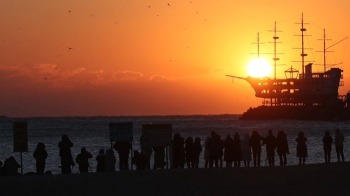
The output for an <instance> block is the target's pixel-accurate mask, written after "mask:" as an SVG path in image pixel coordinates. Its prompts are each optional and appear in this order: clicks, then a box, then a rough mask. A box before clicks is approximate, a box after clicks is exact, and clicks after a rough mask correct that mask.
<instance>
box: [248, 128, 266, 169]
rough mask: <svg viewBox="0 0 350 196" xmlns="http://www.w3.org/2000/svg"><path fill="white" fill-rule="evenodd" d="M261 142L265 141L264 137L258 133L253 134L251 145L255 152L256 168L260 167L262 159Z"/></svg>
mask: <svg viewBox="0 0 350 196" xmlns="http://www.w3.org/2000/svg"><path fill="white" fill-rule="evenodd" d="M261 140H264V138H263V137H261V136H260V134H259V133H258V132H257V131H253V132H252V136H251V137H250V140H249V145H250V146H251V147H252V151H253V161H254V167H256V166H258V167H260V159H261Z"/></svg>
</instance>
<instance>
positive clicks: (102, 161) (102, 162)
mask: <svg viewBox="0 0 350 196" xmlns="http://www.w3.org/2000/svg"><path fill="white" fill-rule="evenodd" d="M96 161H97V166H96V172H105V171H106V155H105V150H104V149H100V151H99V152H98V155H97V156H96Z"/></svg>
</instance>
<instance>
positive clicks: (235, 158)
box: [233, 133, 242, 167]
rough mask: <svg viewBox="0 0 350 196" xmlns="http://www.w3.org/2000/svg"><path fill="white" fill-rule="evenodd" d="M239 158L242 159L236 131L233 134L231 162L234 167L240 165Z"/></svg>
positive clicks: (239, 141) (239, 140)
mask: <svg viewBox="0 0 350 196" xmlns="http://www.w3.org/2000/svg"><path fill="white" fill-rule="evenodd" d="M241 159H242V148H241V139H240V137H239V133H236V134H235V136H233V162H234V167H240V166H241Z"/></svg>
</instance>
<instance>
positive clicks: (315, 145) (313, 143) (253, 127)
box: [0, 115, 350, 174]
mask: <svg viewBox="0 0 350 196" xmlns="http://www.w3.org/2000/svg"><path fill="white" fill-rule="evenodd" d="M239 116H240V115H189V116H130V117H129V116H118V117H112V116H97V117H36V118H1V119H0V160H1V161H2V162H4V161H5V159H7V158H8V157H10V156H14V157H15V159H16V160H17V161H18V162H19V163H20V160H21V159H20V157H21V155H20V154H21V153H19V152H14V147H13V143H14V142H13V123H14V122H27V124H28V137H29V138H28V152H23V153H22V169H23V173H27V172H35V170H36V169H35V159H34V158H33V152H34V150H35V148H36V145H37V143H38V142H43V143H44V144H45V146H46V151H47V152H48V158H47V160H46V168H45V171H51V172H52V173H53V174H60V173H61V170H60V168H59V166H60V158H59V148H58V146H57V145H58V142H59V141H60V140H61V137H62V135H63V134H67V135H68V137H69V138H70V140H71V141H72V142H73V143H74V147H73V148H72V149H71V150H72V154H73V159H75V157H76V156H77V155H78V154H79V153H80V149H81V148H82V147H85V148H86V149H87V150H88V151H89V152H90V153H92V155H93V156H94V157H93V158H92V159H91V160H90V161H89V162H90V169H91V171H92V172H95V171H96V163H97V162H96V159H95V158H96V155H97V154H98V151H99V150H100V149H107V148H111V142H110V141H109V123H119V122H133V142H132V144H133V147H132V148H133V150H139V151H140V142H139V140H140V136H141V132H142V125H143V124H172V133H173V134H174V133H180V135H181V136H182V137H184V138H187V137H193V138H195V137H199V138H201V143H202V147H203V150H204V141H205V138H206V137H208V136H209V135H210V132H211V131H215V132H217V133H218V134H219V135H220V136H221V138H223V139H224V138H226V135H228V134H230V135H231V136H232V137H233V135H234V134H235V133H239V134H240V135H241V138H243V135H244V134H245V133H249V134H251V133H252V131H258V132H259V133H260V134H261V135H262V136H266V135H267V132H268V130H269V129H271V130H272V131H273V132H274V135H276V133H277V131H280V130H283V131H285V132H286V133H287V138H288V142H289V150H290V154H289V155H287V162H288V164H287V165H297V164H298V158H297V157H296V142H295V138H296V137H297V134H298V132H299V131H304V133H305V136H306V137H307V139H308V141H307V146H308V157H307V159H306V164H317V163H324V153H323V143H322V139H323V136H324V133H325V131H330V132H331V136H332V137H333V138H334V135H335V129H336V128H339V129H340V130H341V131H342V133H343V134H344V136H345V142H344V154H345V159H346V160H349V159H350V121H298V120H239ZM262 149H263V150H262V156H261V160H262V164H261V165H262V166H266V151H265V147H263V148H262ZM114 153H115V156H116V158H117V164H116V170H117V171H118V166H119V160H118V153H117V152H114ZM203 154H204V152H202V153H201V155H200V163H199V167H201V168H203V167H204V158H203V156H204V155H203ZM152 156H153V155H152ZM152 160H153V157H152ZM336 161H337V158H336V153H335V147H334V146H333V149H332V153H331V162H336ZM152 162H153V161H152ZM152 162H151V164H152ZM224 165H225V163H224ZM251 165H252V163H251ZM275 165H277V166H278V165H279V160H278V156H277V154H276V161H275ZM133 169H135V166H133ZM19 171H21V170H19ZM76 172H78V168H77V166H75V167H73V173H76Z"/></svg>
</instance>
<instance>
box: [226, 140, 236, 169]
mask: <svg viewBox="0 0 350 196" xmlns="http://www.w3.org/2000/svg"><path fill="white" fill-rule="evenodd" d="M233 145H234V144H233V140H232V138H231V136H230V135H227V136H226V139H225V142H224V146H225V151H224V161H225V162H226V167H232V162H233V151H234V146H233Z"/></svg>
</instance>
